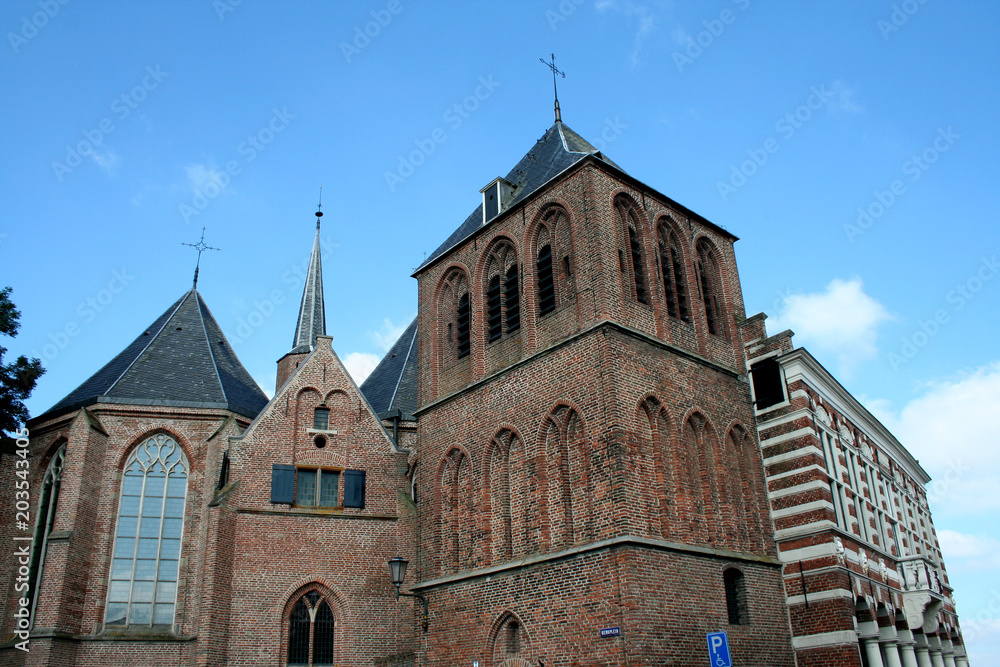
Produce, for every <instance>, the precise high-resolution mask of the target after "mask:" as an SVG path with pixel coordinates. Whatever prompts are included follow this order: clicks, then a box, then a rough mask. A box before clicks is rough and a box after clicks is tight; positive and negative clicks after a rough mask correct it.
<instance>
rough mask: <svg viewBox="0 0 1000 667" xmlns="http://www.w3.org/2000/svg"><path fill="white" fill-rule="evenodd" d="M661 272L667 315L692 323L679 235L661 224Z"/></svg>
mask: <svg viewBox="0 0 1000 667" xmlns="http://www.w3.org/2000/svg"><path fill="white" fill-rule="evenodd" d="M659 242H660V271H661V273H662V274H663V294H664V296H665V297H666V299H667V315H669V316H670V317H676V318H677V319H679V320H681V321H683V322H690V321H691V310H690V308H689V307H688V295H687V281H686V280H685V279H684V264H683V262H682V261H681V253H680V242H679V241H678V239H677V234H676V233H674V231H673V230H671V229H670V228H669V227H668V226H667V225H666V224H660V229H659Z"/></svg>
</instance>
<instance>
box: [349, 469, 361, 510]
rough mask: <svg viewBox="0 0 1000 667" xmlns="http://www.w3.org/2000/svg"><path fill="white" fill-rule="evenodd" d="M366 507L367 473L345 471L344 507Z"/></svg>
mask: <svg viewBox="0 0 1000 667" xmlns="http://www.w3.org/2000/svg"><path fill="white" fill-rule="evenodd" d="M364 506H365V471H364V470H345V471H344V507H361V508H363V507H364Z"/></svg>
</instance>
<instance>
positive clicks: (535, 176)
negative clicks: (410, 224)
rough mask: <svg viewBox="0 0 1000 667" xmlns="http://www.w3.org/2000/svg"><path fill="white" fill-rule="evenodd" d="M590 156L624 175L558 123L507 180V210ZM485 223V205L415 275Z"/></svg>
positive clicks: (519, 163)
mask: <svg viewBox="0 0 1000 667" xmlns="http://www.w3.org/2000/svg"><path fill="white" fill-rule="evenodd" d="M588 155H596V156H597V157H599V158H600V159H602V160H604V161H605V162H607V163H608V164H610V165H612V166H614V167H615V168H616V169H618V170H619V171H623V172H624V170H623V169H622V168H621V167H619V166H618V165H617V164H615V163H614V162H612V161H611V160H609V159H608V158H607V157H605V156H604V155H603V154H602V153H601V152H600V151H598V150H597V149H596V148H594V147H593V146H592V145H590V144H589V143H588V142H587V141H586V140H585V139H584V138H583V137H581V136H580V135H579V134H577V133H576V132H574V131H573V130H571V129H570V128H569V126H567V125H566V124H565V123H563V122H562V121H556V123H555V125H553V126H552V127H550V128H549V129H548V131H547V132H546V133H545V134H544V135H542V138H541V139H539V140H538V141H537V142H535V145H534V146H533V147H532V149H531V150H530V151H528V153H527V154H526V155H525V156H524V157H523V158H521V160H520V161H519V162H518V163H517V164H516V165H514V168H513V169H511V170H510V173H508V174H507V176H506V178H507V180H508V181H510V182H511V183H513V184H514V186H515V188H516V189H515V190H514V198H513V199H511V201H510V202H509V203H508V204H507V206H505V207H504V210H505V211H506V210H509V209H510V208H511V207H512V206H516V205H517V204H518V203H519V202H521V201H523V200H524V199H526V198H527V197H528V196H530V195H531V194H532V193H534V192H535V191H537V190H539V189H540V188H541V187H542V186H544V185H545V184H546V183H548V182H549V181H551V180H552V179H553V178H554V177H555V176H557V175H559V174H560V173H562V172H563V171H565V170H566V169H567V168H568V167H571V166H573V165H574V164H576V163H577V162H579V161H580V160H582V159H584V158H585V157H587V156H588ZM482 222H483V205H482V202H480V204H479V206H477V207H476V210H475V211H473V212H472V215H470V216H469V217H468V218H466V219H465V222H463V223H462V224H461V226H459V228H458V229H456V230H455V231H454V232H452V234H451V236H449V237H448V238H447V239H446V240H445V242H444V243H442V244H441V245H440V246H439V247H438V249H437V250H435V251H434V252H432V253H431V254H430V255H429V256H428V257H427V259H426V260H424V263H423V264H421V265H420V266H419V267H418V268H417V270H416V271H415V272H414V273H419V272H420V270H421V269H423V268H424V267H425V266H427V265H429V264H430V263H432V262H433V261H434V260H436V259H437V258H438V257H440V256H441V255H443V254H444V253H446V252H447V251H448V250H449V249H451V248H453V247H454V246H456V245H458V244H459V243H461V242H462V241H464V240H465V239H466V238H468V237H469V236H471V235H472V234H473V233H474V232H475V231H476V230H477V229H479V228H480V227H482Z"/></svg>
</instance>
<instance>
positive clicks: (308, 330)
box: [288, 213, 326, 354]
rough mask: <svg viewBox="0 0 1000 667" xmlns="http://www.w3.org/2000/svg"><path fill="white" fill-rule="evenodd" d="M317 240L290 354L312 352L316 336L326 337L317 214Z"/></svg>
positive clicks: (314, 244) (303, 291) (310, 259)
mask: <svg viewBox="0 0 1000 667" xmlns="http://www.w3.org/2000/svg"><path fill="white" fill-rule="evenodd" d="M316 215H317V217H316V240H315V241H313V248H312V255H310V256H309V269H308V270H307V271H306V284H305V286H304V287H303V288H302V303H301V304H299V319H298V322H297V323H296V324H295V340H293V341H292V350H291V351H290V352H289V353H288V354H299V353H302V352H312V349H313V347H314V346H315V345H316V336H325V335H326V306H325V305H324V302H323V258H322V253H321V252H320V245H319V215H320V214H319V213H317V214H316Z"/></svg>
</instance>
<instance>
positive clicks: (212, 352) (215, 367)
mask: <svg viewBox="0 0 1000 667" xmlns="http://www.w3.org/2000/svg"><path fill="white" fill-rule="evenodd" d="M191 291H193V292H195V291H194V290H191ZM195 295H196V296H197V299H196V300H195V304H194V305H195V306H196V307H197V308H198V321H199V322H201V332H202V333H203V334H205V345H207V346H208V356H209V357H211V358H212V370H213V371H215V379H216V381H217V382H218V383H219V390H220V391H221V392H222V398H224V399H225V401H226V403H227V404H228V403H229V395H228V394H227V393H226V384H225V383H224V382H223V381H222V377H221V376H220V375H219V360H218V359H216V358H215V350H213V349H212V341H211V340H209V336H208V327H206V326H205V315H204V313H202V312H201V306H202V303H203V302H202V299H201V294H198V292H195ZM205 309H206V310H208V304H205ZM209 314H211V311H209ZM213 319H214V318H213ZM219 329H220V330H221V329H222V327H219ZM223 335H224V334H223Z"/></svg>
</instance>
